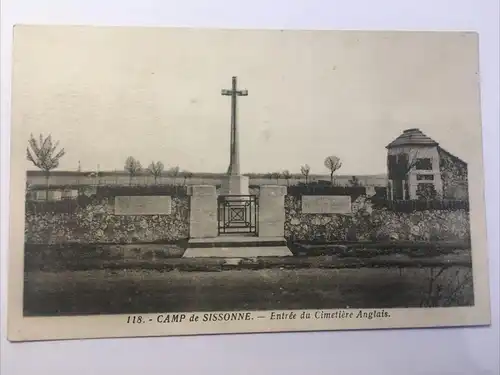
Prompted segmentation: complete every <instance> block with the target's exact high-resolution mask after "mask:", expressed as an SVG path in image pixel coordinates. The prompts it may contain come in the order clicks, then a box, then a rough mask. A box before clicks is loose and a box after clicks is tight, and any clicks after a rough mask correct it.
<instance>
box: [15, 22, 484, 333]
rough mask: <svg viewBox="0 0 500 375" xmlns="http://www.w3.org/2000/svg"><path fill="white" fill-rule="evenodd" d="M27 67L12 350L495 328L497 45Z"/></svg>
mask: <svg viewBox="0 0 500 375" xmlns="http://www.w3.org/2000/svg"><path fill="white" fill-rule="evenodd" d="M13 48H14V49H13V76H12V130H11V133H12V146H11V155H12V159H11V224H10V227H11V238H10V249H9V256H10V263H9V264H10V267H9V339H10V340H12V341H31V340H41V339H71V338H94V337H95V338H97V337H128V336H155V335H157V336H159V335H186V334H206V333H211V334H213V333H236V332H282V331H308V330H338V329H366V328H370V329H373V328H404V327H408V328H410V327H438V326H466V325H487V324H489V319H490V311H489V289H488V272H487V268H488V263H487V246H486V230H485V212H484V210H485V202H484V198H483V190H484V186H483V180H484V178H483V164H482V141H481V137H482V134H481V116H480V96H479V91H480V86H479V81H480V79H479V68H478V66H479V64H478V37H477V34H475V33H466V32H410V31H405V32H403V31H400V32H397V31H387V32H382V31H372V32H368V31H306V30H304V31H300V30H296V31H294V30H222V29H187V28H186V29H173V28H140V27H90V26H29V25H26V26H24V25H21V26H16V27H15V31H14V42H13Z"/></svg>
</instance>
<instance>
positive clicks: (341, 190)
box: [288, 182, 366, 200]
mask: <svg viewBox="0 0 500 375" xmlns="http://www.w3.org/2000/svg"><path fill="white" fill-rule="evenodd" d="M365 191H366V188H365V187H363V186H332V185H330V184H329V183H327V184H325V183H321V182H311V183H309V184H304V183H298V184H296V185H293V186H289V187H288V195H293V196H302V195H350V196H351V199H352V200H355V199H356V198H358V197H359V196H360V195H363V194H365Z"/></svg>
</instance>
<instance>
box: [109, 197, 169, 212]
mask: <svg viewBox="0 0 500 375" xmlns="http://www.w3.org/2000/svg"><path fill="white" fill-rule="evenodd" d="M171 211H172V201H171V198H170V196H130V197H129V196H120V197H115V215H170V213H171Z"/></svg>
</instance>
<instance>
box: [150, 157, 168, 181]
mask: <svg viewBox="0 0 500 375" xmlns="http://www.w3.org/2000/svg"><path fill="white" fill-rule="evenodd" d="M164 168H165V166H164V165H163V163H162V162H161V161H156V162H154V161H152V162H151V164H149V166H148V172H149V173H150V174H151V175H152V176H153V177H154V179H155V184H157V182H158V177H160V176H161V174H162V173H163V169H164Z"/></svg>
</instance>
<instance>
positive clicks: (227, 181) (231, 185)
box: [220, 175, 250, 195]
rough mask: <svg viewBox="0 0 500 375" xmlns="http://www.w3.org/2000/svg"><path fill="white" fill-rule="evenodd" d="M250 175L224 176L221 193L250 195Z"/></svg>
mask: <svg viewBox="0 0 500 375" xmlns="http://www.w3.org/2000/svg"><path fill="white" fill-rule="evenodd" d="M248 182H249V178H248V176H238V175H235V176H231V175H228V176H224V179H223V180H222V186H221V189H220V195H249V194H250V190H249V188H248Z"/></svg>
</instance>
